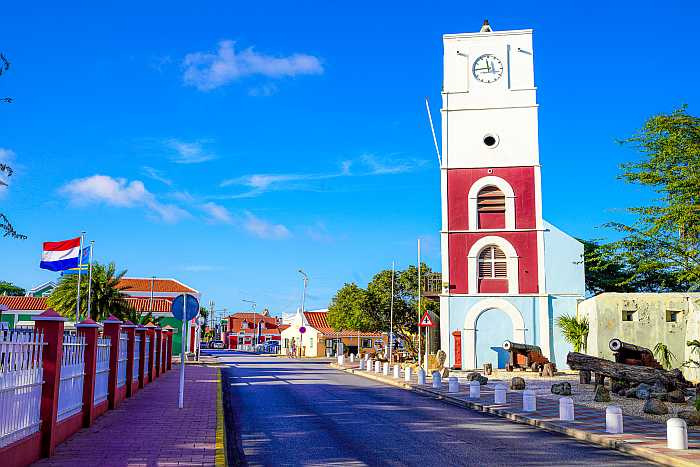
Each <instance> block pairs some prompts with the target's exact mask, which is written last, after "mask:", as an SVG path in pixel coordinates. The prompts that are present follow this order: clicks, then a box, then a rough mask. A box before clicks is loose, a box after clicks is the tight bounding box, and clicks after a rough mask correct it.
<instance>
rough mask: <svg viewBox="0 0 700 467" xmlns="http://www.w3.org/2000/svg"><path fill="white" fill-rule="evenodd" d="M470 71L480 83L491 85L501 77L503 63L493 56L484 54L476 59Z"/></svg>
mask: <svg viewBox="0 0 700 467" xmlns="http://www.w3.org/2000/svg"><path fill="white" fill-rule="evenodd" d="M472 71H473V72H474V78H476V79H478V80H479V81H481V82H482V83H493V82H495V81H498V79H499V78H500V77H501V76H503V63H501V61H500V60H499V59H498V57H496V56H495V55H491V54H484V55H482V56H481V57H479V58H477V59H476V61H475V62H474V66H473V68H472Z"/></svg>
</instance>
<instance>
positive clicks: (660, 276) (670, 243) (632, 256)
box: [608, 106, 700, 291]
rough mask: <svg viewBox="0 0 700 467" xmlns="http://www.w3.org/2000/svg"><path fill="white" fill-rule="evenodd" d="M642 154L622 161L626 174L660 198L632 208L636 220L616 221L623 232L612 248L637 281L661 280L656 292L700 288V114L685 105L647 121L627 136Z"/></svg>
mask: <svg viewBox="0 0 700 467" xmlns="http://www.w3.org/2000/svg"><path fill="white" fill-rule="evenodd" d="M621 143H622V144H625V145H629V146H631V147H633V148H635V149H636V150H638V151H639V152H640V153H641V157H640V159H639V160H638V161H635V162H630V163H627V164H623V165H622V174H621V175H620V178H621V179H623V180H625V181H626V182H628V183H632V184H638V185H641V186H644V187H649V188H651V189H653V190H654V191H655V192H656V193H657V195H658V197H657V199H656V200H655V201H654V202H652V203H649V204H648V205H646V206H638V207H632V208H629V209H628V211H629V212H630V213H631V214H632V215H633V216H634V217H635V221H634V222H633V223H631V224H625V223H621V222H612V223H610V224H608V226H609V227H612V228H613V229H615V230H617V231H618V232H620V233H621V234H622V236H623V237H622V238H621V239H620V240H618V241H616V242H613V243H611V244H610V245H609V246H610V249H611V251H612V252H613V253H614V254H615V255H617V256H618V257H619V258H620V260H621V261H622V262H623V263H625V264H627V265H628V266H629V268H630V271H631V272H632V276H631V277H630V278H629V279H628V280H627V281H626V282H627V283H634V282H635V281H638V280H640V279H644V278H645V277H647V279H646V281H647V282H649V279H648V278H651V279H652V280H654V279H655V280H658V284H657V286H656V290H654V291H687V290H697V289H698V288H699V287H700V118H698V117H694V116H692V115H689V114H688V113H687V111H686V107H685V106H683V107H681V108H680V109H678V110H675V111H673V112H672V113H670V114H661V115H656V116H654V117H651V118H650V119H649V120H647V121H646V123H645V124H644V126H643V127H642V129H641V130H640V131H638V132H637V133H636V134H635V135H633V136H632V137H631V138H628V139H626V140H624V141H621Z"/></svg>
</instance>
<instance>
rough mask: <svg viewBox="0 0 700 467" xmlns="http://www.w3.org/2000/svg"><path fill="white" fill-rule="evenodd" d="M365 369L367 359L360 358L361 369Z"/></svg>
mask: <svg viewBox="0 0 700 467" xmlns="http://www.w3.org/2000/svg"><path fill="white" fill-rule="evenodd" d="M364 369H365V361H364V360H362V359H360V370H364Z"/></svg>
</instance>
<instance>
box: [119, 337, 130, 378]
mask: <svg viewBox="0 0 700 467" xmlns="http://www.w3.org/2000/svg"><path fill="white" fill-rule="evenodd" d="M128 342H129V336H128V335H126V334H124V333H120V334H119V358H118V359H117V387H118V388H120V387H122V386H124V385H125V384H126V359H127V355H128V354H127V347H126V346H127V344H128Z"/></svg>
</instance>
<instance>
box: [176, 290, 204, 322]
mask: <svg viewBox="0 0 700 467" xmlns="http://www.w3.org/2000/svg"><path fill="white" fill-rule="evenodd" d="M184 297H187V298H186V299H185V298H184ZM185 300H187V307H186V308H187V310H186V311H187V316H185V321H189V320H191V319H193V318H194V317H195V316H197V314H198V313H199V301H198V300H197V299H196V298H195V296H194V295H190V294H182V295H178V296H177V297H175V300H173V303H172V305H171V306H170V311H171V312H172V314H173V316H174V317H175V319H177V320H180V321H182V315H183V306H182V305H183V304H184V303H185Z"/></svg>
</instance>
